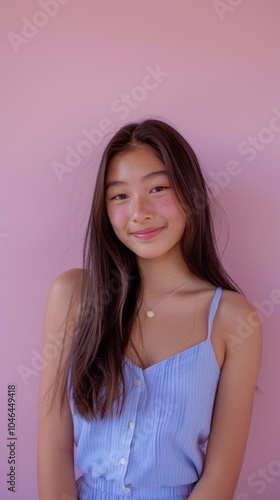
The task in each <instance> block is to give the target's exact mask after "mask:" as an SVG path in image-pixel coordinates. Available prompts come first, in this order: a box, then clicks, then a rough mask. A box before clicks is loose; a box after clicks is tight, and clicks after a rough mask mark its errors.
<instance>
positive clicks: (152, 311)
mask: <svg viewBox="0 0 280 500" xmlns="http://www.w3.org/2000/svg"><path fill="white" fill-rule="evenodd" d="M194 277H195V274H194V275H193V276H192V277H191V279H190V280H189V281H187V283H185V284H184V285H183V286H180V288H177V290H175V291H174V292H172V293H170V294H169V295H167V297H165V299H163V300H161V301H160V302H159V303H158V304H157V305H156V306H155V307H153V308H151V307H149V306H148V305H147V304H146V302H145V301H144V300H143V303H144V304H145V306H146V307H147V308H148V310H147V311H146V316H148V318H153V317H154V315H155V314H156V313H155V309H156V308H157V307H158V306H160V305H161V304H163V302H165V301H166V300H167V299H169V297H171V296H172V295H174V293H177V292H179V290H182V289H183V288H185V286H187V285H188V284H189V283H190V282H191V281H192V280H193V278H194Z"/></svg>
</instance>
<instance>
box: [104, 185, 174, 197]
mask: <svg viewBox="0 0 280 500" xmlns="http://www.w3.org/2000/svg"><path fill="white" fill-rule="evenodd" d="M158 188H160V190H159V191H155V192H156V193H160V192H161V191H164V190H165V189H168V187H167V186H155V187H153V188H152V189H151V191H150V192H152V191H153V190H154V189H158ZM119 196H126V194H123V193H120V194H116V196H113V197H112V200H116V201H120V200H124V199H125V198H118V197H119Z"/></svg>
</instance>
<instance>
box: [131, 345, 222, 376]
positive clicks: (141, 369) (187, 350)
mask: <svg viewBox="0 0 280 500" xmlns="http://www.w3.org/2000/svg"><path fill="white" fill-rule="evenodd" d="M209 341H210V342H211V339H210V338H206V339H204V340H202V341H201V342H197V343H196V344H194V345H191V346H190V347H187V348H186V349H183V351H179V352H177V353H176V354H173V355H172V356H168V358H164V359H162V360H161V361H157V363H153V364H152V365H150V366H147V367H146V368H141V366H139V365H136V364H135V363H133V361H131V359H129V358H128V357H127V356H124V360H125V361H128V362H129V363H130V364H131V365H132V366H133V367H134V368H136V369H138V370H140V371H141V372H143V373H144V372H147V371H148V370H150V369H152V368H155V367H157V366H158V365H161V364H163V363H166V362H167V361H171V360H172V359H175V358H176V357H179V356H180V355H183V354H185V353H187V352H190V351H191V350H192V349H193V350H194V349H195V348H198V347H199V346H202V344H206V342H209ZM211 345H212V342H211ZM212 349H213V346H212ZM213 354H214V352H213ZM214 358H215V361H216V364H217V366H218V368H219V370H220V366H219V365H218V362H217V360H216V356H215V354H214Z"/></svg>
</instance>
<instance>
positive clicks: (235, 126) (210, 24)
mask: <svg viewBox="0 0 280 500" xmlns="http://www.w3.org/2000/svg"><path fill="white" fill-rule="evenodd" d="M218 3H219V5H220V7H219V8H218ZM218 3H217V2H214V1H210V0H188V1H186V0H175V1H173V2H171V1H167V0H153V1H148V0H143V1H141V2H136V1H135V2H132V1H131V0H120V1H113V0H111V1H109V0H103V1H95V2H93V1H90V0H79V1H78V0H60V1H58V0H48V1H47V0H41V2H40V1H33V0H32V1H31V0H26V1H24V2H22V1H21V0H14V1H13V2H10V0H2V2H1V6H2V7H3V9H2V13H1V27H0V29H1V67H2V77H1V85H2V92H1V94H2V96H1V97H2V103H1V116H2V120H1V121H2V131H1V135H0V138H1V142H2V145H1V152H2V162H1V177H2V179H1V187H0V190H1V192H0V203H1V212H0V214H1V218H0V253H1V299H0V304H1V336H2V349H1V359H0V367H1V394H0V396H1V417H0V418H1V420H0V421H1V435H0V438H1V441H0V445H1V476H0V491H1V494H0V496H1V499H3V500H6V499H10V498H14V499H20V500H25V499H26V500H37V498H38V493H37V483H36V432H37V405H38V385H39V375H40V364H41V360H40V357H39V353H40V350H41V347H42V323H43V313H44V308H45V303H46V298H47V293H48V288H49V285H50V283H51V281H52V280H53V279H54V277H55V276H56V275H57V274H59V273H60V272H62V271H63V270H65V269H67V268H69V267H73V266H74V267H75V266H79V267H80V266H81V244H82V240H83V234H84V233H83V231H84V225H85V220H86V216H87V214H88V208H89V202H90V197H91V193H92V189H93V183H94V176H95V173H96V168H97V165H98V160H99V158H100V153H101V151H102V148H103V146H104V144H105V142H106V141H107V140H108V138H109V137H111V135H112V133H113V132H115V131H116V130H117V129H118V128H119V127H120V126H121V125H122V124H123V123H124V122H125V121H131V120H134V119H138V118H144V117H150V116H153V117H158V118H162V119H166V120H168V121H169V122H170V123H171V124H173V125H175V126H176V127H177V128H178V129H179V130H180V131H181V132H182V133H183V134H184V135H185V136H186V138H187V139H188V140H189V141H190V143H191V144H192V145H193V147H194V149H195V151H196V152H197V155H198V158H199V159H200V161H201V164H202V167H203V169H204V172H205V173H206V175H207V178H208V179H209V181H211V182H212V188H213V189H214V190H215V192H216V194H217V197H218V199H219V200H220V202H221V203H222V206H223V207H224V210H225V212H226V214H227V217H228V220H229V225H230V236H229V241H228V245H227V248H226V251H225V253H224V257H223V260H224V263H225V265H226V266H227V268H228V270H229V272H230V273H231V274H232V276H233V278H234V279H235V280H236V281H237V282H238V283H239V284H240V286H241V287H242V288H243V290H244V292H245V294H246V295H247V297H248V298H249V299H250V300H251V301H258V302H259V303H260V302H262V301H268V300H269V301H270V303H268V302H266V303H265V304H266V307H267V312H266V314H265V315H264V322H263V323H264V355H263V363H262V368H261V372H260V376H259V381H258V386H259V388H260V389H261V391H262V393H259V394H257V395H256V398H255V404H254V413H253V418H252V425H251V430H250V435H249V441H248V446H247V451H246V456H245V460H244V465H243V469H242V473H241V476H240V480H239V483H238V486H237V489H236V494H235V497H234V498H235V500H253V499H256V498H261V499H264V500H279V498H280V496H279V495H280V432H279V421H280V403H279V401H280V398H279V397H278V392H279V353H280V340H279V319H280V305H279V303H278V304H277V303H274V304H273V303H272V301H271V293H272V292H273V290H275V289H279V288H280V283H279V276H280V273H279V249H280V235H279V208H280V197H279V181H280V174H279V146H280V92H279V89H280V71H279V70H280V59H279V45H280V36H279V16H280V2H279V0H263V1H262V0H244V1H242V0H241V1H240V0H227V1H224V2H218ZM42 5H45V13H44V8H43V7H42ZM46 5H48V6H49V7H46ZM42 13H43V14H42ZM28 22H29V25H28ZM30 23H32V24H30ZM32 25H33V28H32ZM36 25H37V27H36ZM39 25H40V27H39ZM20 37H21V38H20ZM156 68H158V76H157V77H156V78H155V77H153V76H151V73H152V72H153V71H154V72H155V71H156ZM160 73H162V74H161V76H160ZM147 75H150V76H147ZM145 86H146V88H145ZM152 87H153V88H152ZM127 95H128V96H129V97H128V98H129V103H130V104H125V103H123V102H121V101H122V100H124V99H127V97H126V96H127ZM120 106H123V108H121V109H120ZM277 113H278V116H279V117H278V118H277ZM124 115H126V116H125V118H124ZM274 117H276V118H274ZM105 119H107V120H105ZM91 129H97V132H95V135H93V136H92V137H93V141H95V143H96V144H93V143H90V142H82V141H85V139H86V132H89V131H90V130H91ZM102 129H103V130H104V129H107V132H106V131H105V133H104V131H102ZM109 129H110V130H109ZM277 129H278V130H277ZM250 136H252V137H254V136H255V137H257V139H256V140H257V143H255V146H252V145H249V142H250V141H252V140H253V139H250ZM98 142H99V144H97V143H98ZM249 147H250V148H251V149H250V150H249V151H248V148H249ZM69 151H71V152H72V155H69ZM75 152H76V153H75ZM74 154H75V158H74V156H73V155H74ZM232 161H235V163H234V165H235V166H234V167H232V165H233V164H232V163H230V162H232ZM58 162H59V163H60V166H59V165H58ZM67 162H68V163H67ZM70 162H72V163H71V164H70ZM74 164H75V166H74ZM58 169H60V174H58ZM230 169H231V170H230ZM229 172H230V173H229ZM233 172H234V174H236V175H234V174H233ZM217 175H218V177H217ZM213 183H214V184H213ZM217 228H218V231H220V224H217ZM225 239H226V238H225V232H224V230H222V232H221V237H220V240H219V241H220V247H221V248H222V246H223V244H224V242H225ZM278 302H279V301H278ZM8 384H16V394H17V410H16V412H17V437H18V440H17V492H16V493H15V494H12V493H9V492H8V491H7V485H6V479H7V476H6V474H7V472H8V465H7V457H8V448H7V447H6V445H7V430H6V429H7V385H8ZM264 469H265V470H266V471H267V473H266V476H265V478H264V477H262V478H261V476H263V472H262V470H264Z"/></svg>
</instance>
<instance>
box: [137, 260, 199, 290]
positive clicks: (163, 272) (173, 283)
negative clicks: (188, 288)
mask: <svg viewBox="0 0 280 500" xmlns="http://www.w3.org/2000/svg"><path fill="white" fill-rule="evenodd" d="M138 266H139V269H140V274H141V278H142V283H143V289H144V293H145V292H147V293H148V294H157V293H158V294H161V295H162V294H164V293H170V292H172V290H173V289H175V288H176V287H180V286H181V285H184V283H185V282H187V281H188V280H189V279H191V277H192V276H193V274H194V273H192V272H191V271H190V269H189V267H188V266H187V264H186V263H185V262H184V261H183V259H181V260H179V259H178V261H176V262H174V260H172V261H171V262H166V260H165V259H164V260H163V261H161V260H157V261H153V260H144V259H138Z"/></svg>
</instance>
